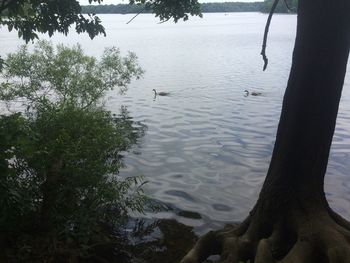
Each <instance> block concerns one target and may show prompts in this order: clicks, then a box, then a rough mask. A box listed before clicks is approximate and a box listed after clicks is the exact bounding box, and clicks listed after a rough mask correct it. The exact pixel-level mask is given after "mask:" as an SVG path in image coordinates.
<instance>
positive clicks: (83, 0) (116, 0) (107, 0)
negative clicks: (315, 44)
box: [79, 0, 263, 5]
mask: <svg viewBox="0 0 350 263" xmlns="http://www.w3.org/2000/svg"><path fill="white" fill-rule="evenodd" d="M198 1H199V2H200V3H214V2H216V3H220V2H254V1H263V0H236V1H235V0H232V1H231V0H198ZM79 2H80V4H82V5H87V4H89V1H88V0H79ZM128 3H129V0H103V2H102V4H105V5H107V4H108V5H109V4H128Z"/></svg>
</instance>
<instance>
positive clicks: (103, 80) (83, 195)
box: [0, 42, 147, 262]
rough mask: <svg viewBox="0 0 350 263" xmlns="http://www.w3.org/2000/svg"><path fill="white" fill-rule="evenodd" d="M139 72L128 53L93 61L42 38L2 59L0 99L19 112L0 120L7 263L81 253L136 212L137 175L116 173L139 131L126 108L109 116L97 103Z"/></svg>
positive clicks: (0, 215) (112, 52) (0, 207)
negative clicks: (42, 40) (28, 47)
mask: <svg viewBox="0 0 350 263" xmlns="http://www.w3.org/2000/svg"><path fill="white" fill-rule="evenodd" d="M141 74H142V70H141V68H140V67H139V66H137V64H136V56H135V55H134V54H132V53H129V55H128V56H127V57H124V58H122V57H121V56H120V54H119V51H118V50H117V49H115V48H111V49H107V50H106V51H105V53H104V55H103V56H102V58H101V60H100V61H97V60H96V59H95V58H93V57H88V56H85V55H84V54H83V51H82V49H81V48H80V47H79V46H75V47H73V48H67V47H64V46H58V47H57V49H56V50H55V49H54V48H53V47H52V45H51V44H50V43H48V42H39V43H38V45H37V46H36V47H35V50H34V52H33V53H30V52H28V50H27V48H26V47H21V48H20V50H19V51H18V52H17V53H15V54H11V55H9V56H8V58H7V60H6V66H5V70H4V71H3V73H2V78H3V79H4V80H5V81H4V82H3V83H2V84H1V93H0V99H1V100H2V101H4V102H6V103H7V104H8V106H9V108H11V109H12V112H13V109H16V108H17V110H15V112H14V113H12V114H7V115H2V116H1V117H0V169H1V170H0V171H1V175H0V188H1V191H0V232H1V233H3V235H2V236H0V243H1V244H0V245H2V247H5V248H7V250H6V251H7V252H5V253H4V254H5V256H4V257H5V258H6V260H7V261H11V260H12V261H19V260H22V261H25V262H28V261H35V260H34V259H35V258H37V259H40V260H39V261H41V259H43V258H46V259H50V260H57V259H61V260H63V261H67V260H72V259H73V258H83V257H87V256H88V255H89V253H90V252H91V249H90V248H91V247H93V246H94V244H96V243H100V242H102V241H103V242H108V241H110V240H111V238H112V235H111V232H110V230H111V229H113V228H114V229H117V228H118V227H120V226H121V225H122V224H124V223H125V221H126V219H127V217H128V214H129V212H130V211H138V212H143V208H144V205H145V203H146V202H147V197H146V196H145V195H144V194H143V192H142V189H141V186H142V184H143V182H142V178H139V177H134V178H127V179H124V180H122V179H121V178H119V177H118V176H117V174H118V171H119V169H120V167H122V165H123V162H122V158H121V152H122V151H126V150H127V149H129V148H130V147H131V146H132V145H133V144H134V143H136V141H137V139H138V138H139V137H140V136H142V135H143V132H144V129H145V128H144V126H142V125H138V127H139V128H135V127H134V126H135V125H134V123H133V122H132V121H131V120H130V118H129V117H128V114H127V111H125V109H124V110H123V111H122V113H121V115H120V116H117V115H113V114H111V113H110V112H108V111H106V110H105V109H104V108H103V107H102V106H101V105H102V100H103V96H104V93H105V92H106V91H108V90H111V89H113V88H119V91H120V92H125V91H126V87H127V84H128V83H129V82H130V81H131V79H132V78H133V77H135V78H138V77H140V76H141ZM19 106H20V107H19ZM106 227H108V229H109V231H104V229H106ZM15 255H17V256H15ZM0 259H1V258H0Z"/></svg>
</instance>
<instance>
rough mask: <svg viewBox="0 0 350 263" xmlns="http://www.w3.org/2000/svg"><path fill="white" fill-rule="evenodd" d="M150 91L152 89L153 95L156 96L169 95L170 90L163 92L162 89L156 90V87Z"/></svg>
mask: <svg viewBox="0 0 350 263" xmlns="http://www.w3.org/2000/svg"><path fill="white" fill-rule="evenodd" d="M152 91H154V97H156V96H157V95H158V96H169V95H170V92H164V91H160V92H157V91H156V89H153V90H152Z"/></svg>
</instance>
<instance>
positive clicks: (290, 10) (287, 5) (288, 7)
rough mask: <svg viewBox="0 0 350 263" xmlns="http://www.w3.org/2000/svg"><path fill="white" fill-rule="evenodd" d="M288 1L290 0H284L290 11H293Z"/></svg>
mask: <svg viewBox="0 0 350 263" xmlns="http://www.w3.org/2000/svg"><path fill="white" fill-rule="evenodd" d="M287 1H288V0H284V4H285V5H286V7H287V9H288V11H290V12H293V10H292V8H290V6H289V4H288V2H287Z"/></svg>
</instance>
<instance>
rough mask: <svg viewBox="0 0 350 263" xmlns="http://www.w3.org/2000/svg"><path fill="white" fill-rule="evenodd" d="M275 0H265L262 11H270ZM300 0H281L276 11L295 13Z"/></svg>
mask: <svg viewBox="0 0 350 263" xmlns="http://www.w3.org/2000/svg"><path fill="white" fill-rule="evenodd" d="M274 1H275V0H265V1H264V2H263V5H262V9H261V12H263V13H268V12H270V9H271V7H272V4H273V2H274ZM297 6H298V0H285V1H279V3H278V5H277V7H276V10H275V13H295V12H296V11H297Z"/></svg>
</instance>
